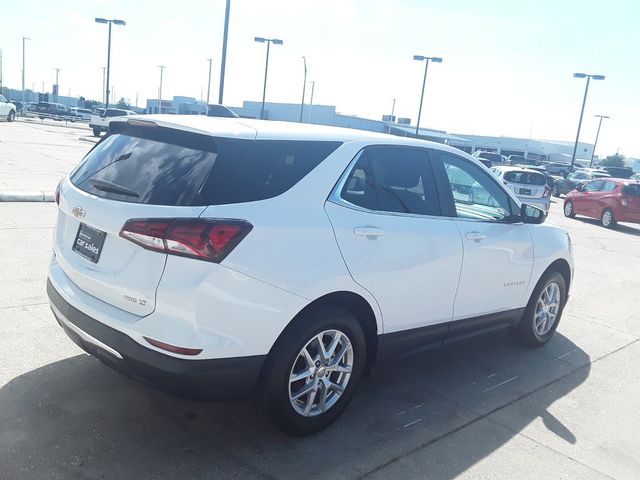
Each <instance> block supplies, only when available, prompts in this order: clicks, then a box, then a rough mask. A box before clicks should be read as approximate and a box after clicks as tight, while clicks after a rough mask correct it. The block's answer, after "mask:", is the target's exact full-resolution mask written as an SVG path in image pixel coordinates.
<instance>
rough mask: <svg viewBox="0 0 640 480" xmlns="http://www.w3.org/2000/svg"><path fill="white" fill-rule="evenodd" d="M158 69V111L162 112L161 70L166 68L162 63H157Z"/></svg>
mask: <svg viewBox="0 0 640 480" xmlns="http://www.w3.org/2000/svg"><path fill="white" fill-rule="evenodd" d="M158 68H159V69H160V88H159V89H158V113H162V72H164V69H165V68H167V67H165V66H164V65H158Z"/></svg>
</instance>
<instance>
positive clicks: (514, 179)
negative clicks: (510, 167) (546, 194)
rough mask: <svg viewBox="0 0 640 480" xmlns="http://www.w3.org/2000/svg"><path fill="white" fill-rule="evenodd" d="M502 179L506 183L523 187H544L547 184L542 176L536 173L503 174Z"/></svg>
mask: <svg viewBox="0 0 640 480" xmlns="http://www.w3.org/2000/svg"><path fill="white" fill-rule="evenodd" d="M504 179H505V181H507V182H511V183H522V184H525V185H545V184H546V183H547V180H546V179H545V178H544V175H543V174H541V173H536V172H505V174H504Z"/></svg>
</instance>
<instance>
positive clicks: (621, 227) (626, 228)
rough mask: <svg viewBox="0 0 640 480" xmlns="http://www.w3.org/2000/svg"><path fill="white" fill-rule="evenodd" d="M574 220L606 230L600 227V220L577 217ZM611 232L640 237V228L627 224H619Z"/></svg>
mask: <svg viewBox="0 0 640 480" xmlns="http://www.w3.org/2000/svg"><path fill="white" fill-rule="evenodd" d="M573 220H579V221H580V222H582V223H588V224H591V225H594V226H596V227H599V228H602V229H605V228H604V227H603V226H601V225H600V220H596V219H595V218H588V217H575V218H573ZM610 230H612V231H614V232H622V233H626V234H628V235H634V236H636V237H638V236H640V228H637V227H632V226H631V225H630V224H627V223H624V224H622V223H618V224H616V225H615V226H613V227H612V228H610Z"/></svg>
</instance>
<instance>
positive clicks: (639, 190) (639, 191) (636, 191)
mask: <svg viewBox="0 0 640 480" xmlns="http://www.w3.org/2000/svg"><path fill="white" fill-rule="evenodd" d="M622 192H623V193H625V194H626V195H631V196H633V197H640V184H639V183H632V184H631V185H625V186H624V187H623V188H622Z"/></svg>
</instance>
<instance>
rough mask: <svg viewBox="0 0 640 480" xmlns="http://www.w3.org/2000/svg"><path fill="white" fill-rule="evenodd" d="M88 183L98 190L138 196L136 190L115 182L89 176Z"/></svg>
mask: <svg viewBox="0 0 640 480" xmlns="http://www.w3.org/2000/svg"><path fill="white" fill-rule="evenodd" d="M89 183H90V184H91V185H93V186H94V187H95V188H97V189H98V190H102V191H103V192H109V193H117V194H119V195H126V196H127V197H139V196H140V195H138V193H137V192H135V191H133V190H131V189H130V188H127V187H123V186H122V185H118V184H117V183H112V182H107V181H106V180H99V179H97V178H90V179H89Z"/></svg>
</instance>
